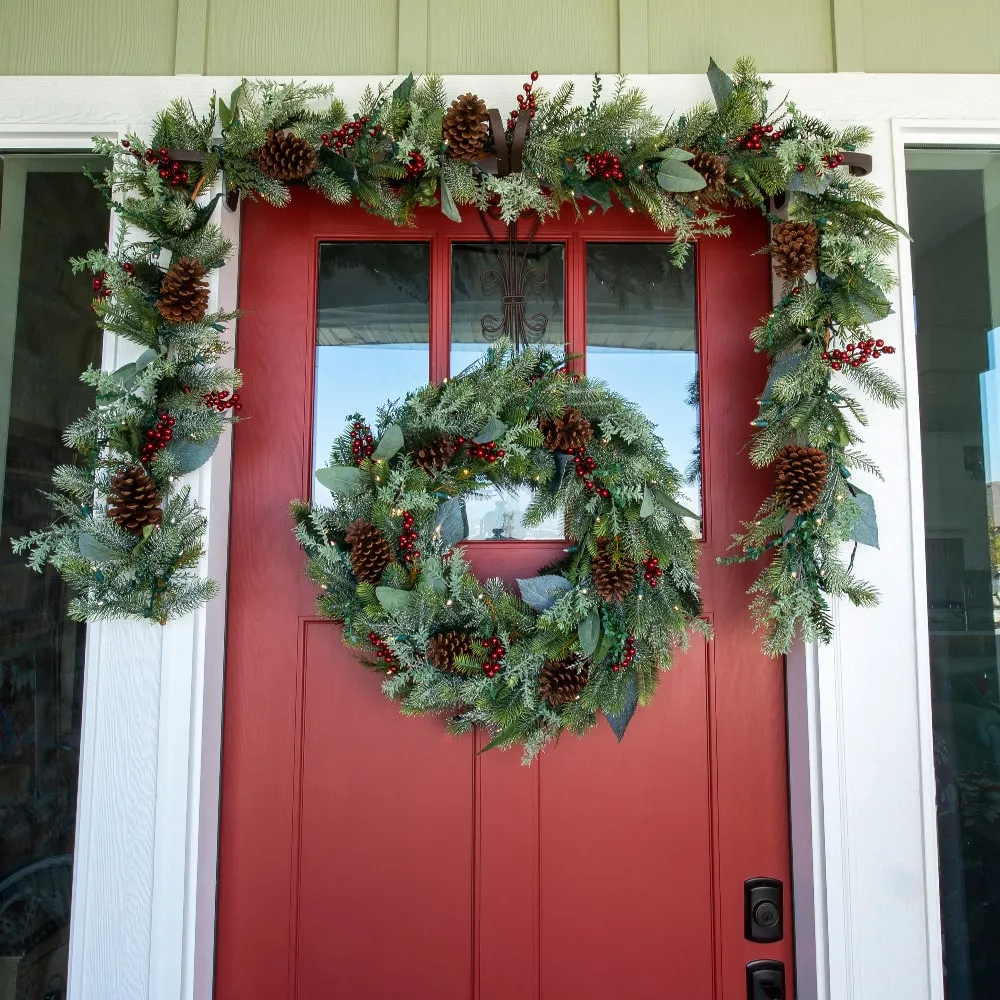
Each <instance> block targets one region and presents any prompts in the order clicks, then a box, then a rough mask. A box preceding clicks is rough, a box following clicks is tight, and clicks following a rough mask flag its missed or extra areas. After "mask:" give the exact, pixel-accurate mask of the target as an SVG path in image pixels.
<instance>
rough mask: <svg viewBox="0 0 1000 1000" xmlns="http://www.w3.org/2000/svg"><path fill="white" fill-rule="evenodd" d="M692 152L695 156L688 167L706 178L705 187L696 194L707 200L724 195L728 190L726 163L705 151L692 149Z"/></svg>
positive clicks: (719, 157)
mask: <svg viewBox="0 0 1000 1000" xmlns="http://www.w3.org/2000/svg"><path fill="white" fill-rule="evenodd" d="M691 152H692V153H693V154H694V155H693V156H692V157H691V159H690V160H689V161H688V166H689V167H691V169H692V170H697V171H698V173H699V174H701V176H702V177H704V178H705V186H704V187H703V188H702V189H701V190H700V191H696V192H695V194H696V195H699V196H701V197H702V198H707V199H711V198H715V197H717V196H718V195H720V194H722V192H723V191H725V190H726V161H725V160H724V159H723V158H722V157H721V156H716V154H715V153H706V152H705V150H703V149H692V150H691Z"/></svg>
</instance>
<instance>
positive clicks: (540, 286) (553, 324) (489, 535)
mask: <svg viewBox="0 0 1000 1000" xmlns="http://www.w3.org/2000/svg"><path fill="white" fill-rule="evenodd" d="M518 249H519V255H518V259H517V262H516V263H515V264H514V265H513V267H512V266H511V264H510V262H509V260H508V258H507V255H506V251H507V244H506V243H505V242H501V243H499V244H498V245H497V246H496V247H494V246H493V245H491V244H489V243H481V244H480V243H459V244H455V245H454V246H453V247H452V251H451V368H450V371H451V373H452V374H453V375H457V374H458V373H459V372H460V371H462V369H463V368H467V367H468V366H469V365H470V364H472V363H473V362H475V361H476V360H478V359H479V358H481V357H482V356H483V353H484V352H485V351H486V349H487V348H488V347H489V345H490V344H491V343H492V342H493V341H494V340H496V338H497V336H498V334H496V333H491V332H490V329H492V328H493V327H494V326H495V325H496V324H497V323H499V322H501V321H502V317H503V306H502V304H501V298H502V296H503V294H504V291H503V283H504V280H505V279H506V280H507V281H509V282H510V283H511V284H517V283H518V282H517V278H516V276H515V273H516V271H517V269H520V271H521V274H522V275H523V281H521V282H520V288H522V289H523V292H524V295H525V298H526V301H525V307H524V311H525V319H526V323H527V325H529V326H530V327H534V329H528V331H527V340H528V342H529V343H532V344H538V345H544V346H547V347H549V348H550V349H551V350H552V351H553V353H555V354H561V353H562V351H563V350H564V346H565V342H566V333H565V319H564V311H563V295H564V287H565V248H564V247H563V244H561V243H532V244H530V245H527V246H525V244H520V245H519V248H518ZM493 278H497V279H498V280H492V279H493ZM484 317H485V324H486V329H485V330H484ZM530 500H531V492H530V491H529V490H526V489H525V490H515V491H511V492H508V493H501V492H500V491H499V490H497V489H490V490H486V491H484V492H483V493H482V495H480V496H476V497H469V498H468V499H467V501H466V509H467V511H468V515H469V538H470V539H473V540H476V539H486V540H497V539H504V538H550V539H551V538H562V537H563V533H564V532H563V523H562V518H561V517H560V516H554V517H549V518H546V520H544V521H543V522H542V523H541V524H537V525H533V526H530V527H529V526H527V525H525V524H524V523H523V521H522V513H523V511H524V509H525V508H526V507H527V505H528V503H529V501H530Z"/></svg>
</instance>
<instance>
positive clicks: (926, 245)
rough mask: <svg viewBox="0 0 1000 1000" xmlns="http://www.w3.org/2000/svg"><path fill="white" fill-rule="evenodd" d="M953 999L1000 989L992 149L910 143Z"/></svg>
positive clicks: (995, 163) (997, 294) (996, 181)
mask: <svg viewBox="0 0 1000 1000" xmlns="http://www.w3.org/2000/svg"><path fill="white" fill-rule="evenodd" d="M906 165H907V179H906V184H907V197H908V201H909V208H910V231H911V233H912V234H913V244H912V250H911V253H912V256H913V281H914V293H915V308H916V320H917V328H918V331H919V336H918V337H917V363H918V385H919V390H920V438H921V449H922V452H923V480H924V516H925V532H926V540H925V543H926V553H927V599H928V609H927V614H928V622H929V631H930V657H931V685H932V711H933V728H934V762H935V768H936V773H937V812H938V848H939V855H940V856H939V862H940V865H939V871H940V885H941V923H942V935H943V946H944V961H945V979H946V994H947V996H948V1000H994V998H996V997H998V996H1000V948H998V946H997V943H998V941H1000V674H998V661H997V629H998V627H1000V531H998V524H1000V519H998V515H1000V423H998V417H1000V410H998V404H1000V397H998V379H997V363H998V350H1000V240H998V237H1000V208H998V206H1000V153H998V152H993V151H989V150H971V149H966V150H962V149H937V150H929V149H924V150H907V156H906Z"/></svg>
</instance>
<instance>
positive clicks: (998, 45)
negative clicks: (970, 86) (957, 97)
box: [863, 0, 1000, 73]
mask: <svg viewBox="0 0 1000 1000" xmlns="http://www.w3.org/2000/svg"><path fill="white" fill-rule="evenodd" d="M863 5H864V23H865V68H866V69H867V70H868V71H869V72H870V73H904V72H905V73H913V72H921V73H997V72H1000V0H961V2H960V3H955V2H930V0H863Z"/></svg>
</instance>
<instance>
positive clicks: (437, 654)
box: [427, 631, 472, 673]
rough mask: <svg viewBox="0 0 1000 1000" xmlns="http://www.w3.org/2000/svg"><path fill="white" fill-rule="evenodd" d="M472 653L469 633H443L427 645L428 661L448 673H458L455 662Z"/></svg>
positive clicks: (434, 636) (431, 639)
mask: <svg viewBox="0 0 1000 1000" xmlns="http://www.w3.org/2000/svg"><path fill="white" fill-rule="evenodd" d="M471 652H472V637H471V636H470V635H469V633H468V632H455V631H450V632H441V633H440V634H439V635H433V636H431V638H430V641H429V642H428V643H427V659H428V660H429V661H430V663H431V664H432V665H433V666H435V667H437V668H438V670H444V671H445V672H447V673H457V671H456V669H455V660H456V659H457V658H458V657H459V656H468V654H469V653H471Z"/></svg>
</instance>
